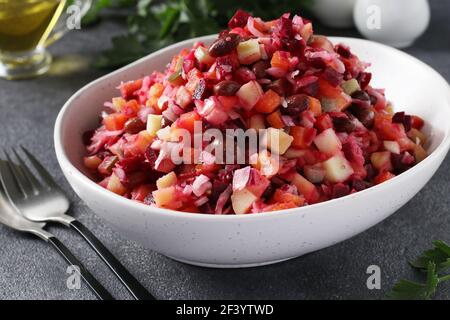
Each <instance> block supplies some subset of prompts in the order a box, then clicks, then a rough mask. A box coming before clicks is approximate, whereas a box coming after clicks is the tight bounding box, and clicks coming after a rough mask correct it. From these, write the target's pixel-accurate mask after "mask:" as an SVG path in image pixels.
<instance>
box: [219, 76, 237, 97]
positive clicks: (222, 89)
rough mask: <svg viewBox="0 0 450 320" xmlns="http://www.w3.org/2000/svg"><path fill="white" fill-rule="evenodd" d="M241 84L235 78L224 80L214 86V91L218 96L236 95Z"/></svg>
mask: <svg viewBox="0 0 450 320" xmlns="http://www.w3.org/2000/svg"><path fill="white" fill-rule="evenodd" d="M240 87H241V85H240V84H239V83H237V82H236V81H233V80H224V81H221V82H219V83H218V84H216V85H215V86H214V93H215V94H216V95H218V96H234V95H235V94H236V92H237V91H238V90H239V88H240Z"/></svg>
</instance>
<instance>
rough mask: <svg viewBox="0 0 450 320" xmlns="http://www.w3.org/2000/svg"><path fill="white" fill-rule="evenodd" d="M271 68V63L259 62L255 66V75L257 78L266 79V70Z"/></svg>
mask: <svg viewBox="0 0 450 320" xmlns="http://www.w3.org/2000/svg"><path fill="white" fill-rule="evenodd" d="M269 67H270V63H269V62H268V61H264V60H261V61H258V62H256V63H255V64H254V65H253V68H252V70H253V73H254V74H255V76H256V78H264V77H265V75H266V70H267V69H268V68H269Z"/></svg>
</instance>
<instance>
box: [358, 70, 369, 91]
mask: <svg viewBox="0 0 450 320" xmlns="http://www.w3.org/2000/svg"><path fill="white" fill-rule="evenodd" d="M357 80H358V83H359V86H360V87H361V89H362V90H364V89H366V88H367V86H368V85H369V83H370V80H372V74H371V73H370V72H361V73H360V74H359V75H358V77H357Z"/></svg>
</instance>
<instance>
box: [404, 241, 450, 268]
mask: <svg viewBox="0 0 450 320" xmlns="http://www.w3.org/2000/svg"><path fill="white" fill-rule="evenodd" d="M433 245H434V248H433V249H431V250H427V251H425V252H424V253H423V254H422V255H421V256H420V257H419V258H417V259H416V260H414V261H412V262H411V263H410V264H411V266H413V267H414V268H416V269H421V270H426V269H427V268H428V264H429V263H430V262H432V263H434V264H435V265H436V270H437V272H440V271H443V270H445V269H447V268H448V267H450V247H449V246H448V245H447V244H446V243H445V242H444V241H441V240H438V241H434V242H433Z"/></svg>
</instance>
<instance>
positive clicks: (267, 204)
mask: <svg viewBox="0 0 450 320" xmlns="http://www.w3.org/2000/svg"><path fill="white" fill-rule="evenodd" d="M228 26H229V29H228V30H225V31H223V32H221V33H220V34H219V36H218V38H217V39H216V40H215V41H214V42H213V43H212V44H211V45H210V46H206V45H205V44H203V43H200V42H198V43H196V44H194V46H193V47H192V48H189V49H183V50H182V51H181V52H180V53H179V54H178V55H176V56H175V57H173V59H172V61H171V62H170V63H169V64H168V66H167V67H166V70H165V71H164V72H153V73H151V74H150V73H149V75H148V76H145V77H143V78H142V79H138V80H135V81H130V82H125V83H121V84H120V85H119V87H118V89H119V90H120V96H118V97H115V98H113V99H112V101H109V102H106V103H105V107H106V109H107V110H106V111H104V112H103V113H102V114H101V124H100V126H99V127H98V128H97V129H96V130H92V131H90V132H86V133H85V136H84V138H85V144H86V146H87V153H88V154H87V155H86V156H85V157H84V164H85V166H86V168H87V169H89V170H90V171H92V175H93V176H94V177H95V179H97V181H98V183H99V184H100V185H101V186H103V187H104V188H107V189H108V190H110V191H112V192H114V193H116V194H119V195H122V196H124V197H126V198H129V199H132V200H135V201H139V202H143V203H145V204H148V205H151V206H157V207H161V208H167V209H173V210H179V211H186V212H196V213H211V214H248V213H260V212H267V211H274V210H282V209H288V208H295V207H301V206H305V205H311V204H315V203H318V202H322V201H327V200H330V199H334V198H339V197H343V196H346V195H348V194H351V193H354V192H358V191H361V190H364V189H366V188H370V187H372V186H374V185H376V184H380V183H382V182H384V181H386V180H389V179H391V178H393V177H395V176H396V175H398V174H400V173H402V172H404V171H405V170H408V169H409V168H411V167H412V166H414V165H415V164H417V163H419V162H420V161H422V160H423V159H424V158H425V157H426V156H427V153H426V151H425V149H424V147H423V145H424V144H425V143H426V141H427V137H426V136H425V135H424V133H422V132H421V129H422V127H423V125H424V121H423V120H422V119H421V118H420V117H418V116H414V115H408V114H405V113H404V112H397V113H394V111H393V108H392V105H391V104H390V103H389V102H388V101H387V99H386V97H385V94H384V90H381V89H376V88H373V87H372V86H371V85H370V82H371V78H372V75H371V73H369V72H367V71H366V68H367V67H368V64H367V63H364V62H362V61H360V60H359V59H358V57H357V56H356V55H355V54H353V53H352V51H351V49H350V48H349V47H347V46H346V45H344V44H336V45H334V44H333V43H331V42H330V40H328V39H327V38H326V37H325V36H321V35H315V34H314V33H313V27H312V24H311V22H310V21H308V20H306V19H304V18H302V17H300V16H298V15H294V16H292V17H291V15H290V14H284V15H283V16H281V17H280V18H279V19H276V20H272V21H263V20H261V19H260V18H256V17H252V16H251V15H249V14H248V13H246V12H244V11H242V10H239V11H237V12H236V14H235V15H234V16H233V17H232V18H231V20H230V21H229V24H228ZM210 130H215V131H214V132H215V136H214V138H213V139H211V140H208V141H210V142H211V144H208V143H206V142H208V141H207V140H205V139H203V140H200V143H195V142H194V141H193V140H195V137H198V136H202V135H203V134H206V133H207V132H208V131H210ZM230 130H231V131H230ZM233 130H234V131H239V130H241V132H243V131H244V130H246V131H245V132H255V133H256V134H257V135H258V137H263V139H262V140H258V141H257V142H256V146H257V148H256V149H255V148H252V147H251V145H249V146H246V145H245V146H244V147H242V146H241V145H239V143H238V142H237V141H235V140H232V142H231V143H230V142H229V140H228V139H227V140H226V143H225V142H224V140H221V139H219V138H218V136H217V135H218V134H223V135H224V136H226V137H229V136H230V132H232V131H233ZM186 133H187V134H188V136H190V137H189V140H188V142H187V143H186V140H185V139H184V138H185V136H186ZM256 134H255V136H256ZM244 140H245V139H244ZM248 140H251V139H248ZM241 142H242V141H241ZM253 142H254V141H253ZM211 146H213V147H214V148H211ZM235 149H239V150H240V152H241V155H242V154H244V155H245V157H244V160H243V161H237V159H238V158H239V157H237V156H235V155H234V153H233V156H232V157H228V156H227V161H226V162H224V161H222V160H221V159H220V157H219V153H220V152H221V151H223V152H224V154H225V155H230V154H231V153H232V152H234V150H235ZM219 151H220V152H219ZM174 155H176V156H177V157H174ZM175 158H177V159H175ZM228 158H231V161H229V160H230V159H228ZM219 160H221V161H219Z"/></svg>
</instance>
